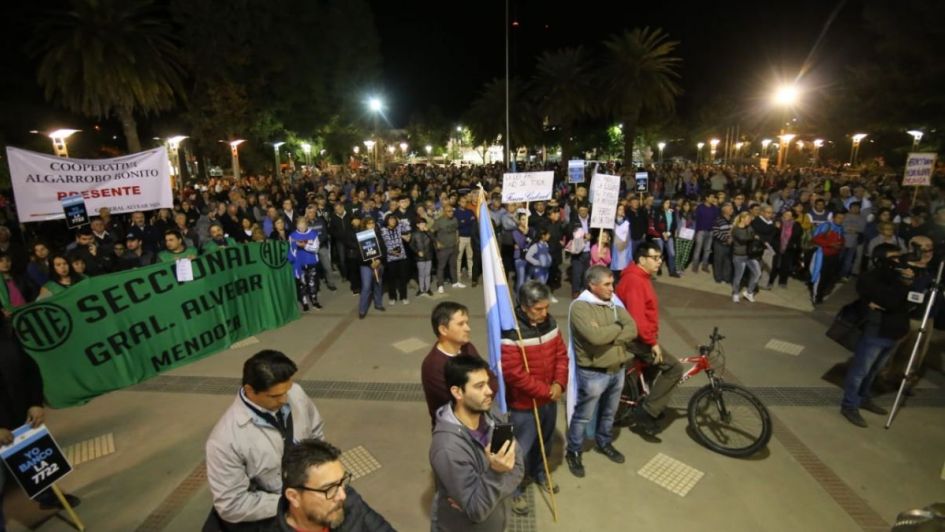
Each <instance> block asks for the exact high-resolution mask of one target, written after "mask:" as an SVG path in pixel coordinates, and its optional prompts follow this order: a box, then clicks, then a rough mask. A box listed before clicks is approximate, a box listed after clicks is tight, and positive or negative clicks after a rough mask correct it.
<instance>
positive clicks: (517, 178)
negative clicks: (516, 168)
mask: <svg viewBox="0 0 945 532" xmlns="http://www.w3.org/2000/svg"><path fill="white" fill-rule="evenodd" d="M554 183H555V173H554V172H518V173H514V174H511V173H510V174H504V175H503V176H502V203H517V202H521V201H544V200H549V199H551V189H552V187H553V186H554Z"/></svg>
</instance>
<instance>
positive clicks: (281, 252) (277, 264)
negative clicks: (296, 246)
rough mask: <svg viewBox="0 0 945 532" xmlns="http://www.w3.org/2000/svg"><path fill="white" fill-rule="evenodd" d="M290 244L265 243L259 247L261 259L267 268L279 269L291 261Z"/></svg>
mask: <svg viewBox="0 0 945 532" xmlns="http://www.w3.org/2000/svg"><path fill="white" fill-rule="evenodd" d="M288 252H289V249H288V244H286V243H285V242H264V243H263V244H262V245H261V246H259V257H260V258H261V259H262V261H263V262H264V263H266V266H269V267H270V268H273V269H279V268H281V267H282V266H284V265H285V263H286V262H288V261H289V258H288Z"/></svg>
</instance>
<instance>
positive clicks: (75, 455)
mask: <svg viewBox="0 0 945 532" xmlns="http://www.w3.org/2000/svg"><path fill="white" fill-rule="evenodd" d="M62 452H63V454H65V455H66V460H68V461H69V463H70V464H72V467H75V466H77V465H79V464H84V463H86V462H91V461H92V460H95V459H97V458H102V457H103V456H108V455H110V454H112V453H114V452H115V435H114V433H111V432H109V433H108V434H103V435H101V436H98V437H95V438H91V439H88V440H85V441H80V442H79V443H74V444H72V445H70V446H68V447H66V448H65V449H63V450H62Z"/></svg>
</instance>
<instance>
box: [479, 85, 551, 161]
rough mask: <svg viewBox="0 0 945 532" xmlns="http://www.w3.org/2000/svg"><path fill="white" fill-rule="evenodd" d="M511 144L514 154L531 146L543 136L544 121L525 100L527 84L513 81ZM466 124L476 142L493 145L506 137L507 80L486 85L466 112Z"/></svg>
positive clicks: (510, 123) (510, 92) (511, 88)
mask: <svg viewBox="0 0 945 532" xmlns="http://www.w3.org/2000/svg"><path fill="white" fill-rule="evenodd" d="M509 108H510V116H509V130H510V132H509V136H510V138H511V142H510V143H509V145H510V147H511V149H512V150H513V151H514V150H515V149H516V148H518V147H521V146H531V145H534V144H536V143H537V142H538V140H539V138H540V137H541V121H540V120H539V119H538V116H537V114H536V113H535V110H534V106H533V105H532V104H531V102H530V101H529V100H528V98H527V97H526V91H525V84H524V83H522V82H521V81H520V80H518V79H515V78H513V79H512V80H511V82H510V83H509ZM465 120H466V122H467V123H468V124H469V129H470V130H471V131H472V134H473V138H474V140H475V141H476V142H477V143H490V142H494V141H495V140H496V139H498V138H499V136H500V135H501V136H502V138H504V137H505V80H504V79H499V78H496V79H493V80H492V81H490V82H488V83H486V85H485V86H484V87H483V89H482V92H481V93H480V94H479V96H478V97H477V98H476V100H475V101H473V103H472V106H471V107H470V108H469V111H468V112H467V113H466V117H465Z"/></svg>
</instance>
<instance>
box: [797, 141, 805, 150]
mask: <svg viewBox="0 0 945 532" xmlns="http://www.w3.org/2000/svg"><path fill="white" fill-rule="evenodd" d="M796 144H797V151H804V141H803V140H799V141H797V142H796Z"/></svg>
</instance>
